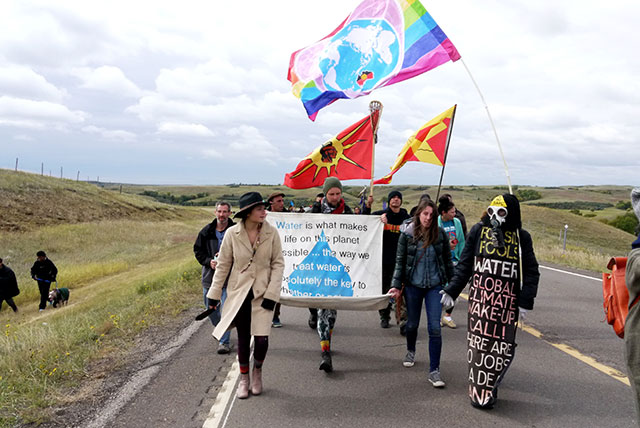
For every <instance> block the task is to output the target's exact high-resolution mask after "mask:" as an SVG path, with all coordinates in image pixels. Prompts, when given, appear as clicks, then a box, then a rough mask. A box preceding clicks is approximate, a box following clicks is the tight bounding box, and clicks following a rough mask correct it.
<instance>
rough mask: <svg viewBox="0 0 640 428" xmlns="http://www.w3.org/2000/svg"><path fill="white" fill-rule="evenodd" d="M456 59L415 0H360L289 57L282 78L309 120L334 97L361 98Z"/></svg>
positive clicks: (456, 54)
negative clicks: (326, 31) (339, 20)
mask: <svg viewBox="0 0 640 428" xmlns="http://www.w3.org/2000/svg"><path fill="white" fill-rule="evenodd" d="M458 59H460V54H459V53H458V51H457V50H456V48H455V46H454V45H453V43H451V41H450V40H449V38H448V37H447V36H446V35H445V34H444V32H443V31H442V30H441V29H440V27H439V26H438V24H437V23H436V22H435V21H434V20H433V18H432V17H431V15H429V13H428V12H427V10H426V9H425V8H424V7H423V6H422V4H421V3H420V2H419V1H418V0H364V1H363V2H362V3H360V4H359V5H358V7H356V9H355V10H354V11H353V12H352V13H351V14H350V15H349V16H348V17H347V19H345V20H344V21H343V22H342V24H340V25H339V26H338V28H336V29H335V30H334V31H332V32H331V34H329V35H328V36H326V37H325V38H323V39H322V40H319V41H318V42H316V43H314V44H312V45H311V46H307V47H306V48H303V49H300V50H299V51H296V52H294V53H293V54H292V55H291V60H290V63H289V73H288V76H287V78H288V79H289V81H290V82H291V85H292V91H293V93H294V95H295V96H297V97H298V98H300V99H301V100H302V104H303V105H304V108H305V109H306V110H307V114H308V116H309V118H310V119H311V120H315V118H316V115H317V114H318V111H320V109H321V108H323V107H325V106H327V105H329V104H331V103H332V102H334V101H336V100H338V99H340V98H357V97H361V96H363V95H367V94H369V93H370V92H371V91H373V90H374V89H376V88H380V87H383V86H387V85H391V84H394V83H398V82H401V81H403V80H406V79H410V78H412V77H414V76H417V75H419V74H422V73H424V72H426V71H429V70H431V69H433V68H435V67H437V66H439V65H441V64H444V63H445V62H447V61H457V60H458Z"/></svg>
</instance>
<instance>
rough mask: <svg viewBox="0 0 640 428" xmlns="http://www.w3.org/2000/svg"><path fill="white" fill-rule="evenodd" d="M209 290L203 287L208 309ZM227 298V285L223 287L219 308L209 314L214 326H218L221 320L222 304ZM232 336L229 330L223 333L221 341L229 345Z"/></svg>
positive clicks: (205, 303) (205, 305)
mask: <svg viewBox="0 0 640 428" xmlns="http://www.w3.org/2000/svg"><path fill="white" fill-rule="evenodd" d="M208 292H209V289H208V288H207V287H202V295H203V296H204V307H205V308H207V309H208V308H209V302H207V293H208ZM225 300H227V287H224V288H223V289H222V297H220V304H219V305H218V309H216V310H215V311H213V312H212V313H211V314H210V315H209V319H210V320H211V324H213V326H214V327H215V326H217V325H218V323H219V322H220V317H221V316H222V305H224V301H225ZM230 337H231V331H230V330H227V332H226V333H225V334H223V335H222V337H221V338H220V343H221V344H222V343H223V344H225V345H228V344H229V338H230Z"/></svg>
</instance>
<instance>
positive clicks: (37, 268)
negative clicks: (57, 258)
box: [31, 251, 58, 312]
mask: <svg viewBox="0 0 640 428" xmlns="http://www.w3.org/2000/svg"><path fill="white" fill-rule="evenodd" d="M36 257H37V258H38V259H37V260H36V261H35V263H34V264H33V266H32V267H31V278H33V279H35V280H36V281H38V290H39V291H40V306H38V308H39V309H40V311H41V312H42V311H44V309H45V308H46V307H47V301H48V300H49V287H51V283H52V282H55V281H56V276H57V275H58V268H56V265H54V264H53V262H52V261H51V260H49V259H48V258H47V254H46V253H45V252H44V251H38V252H37V253H36Z"/></svg>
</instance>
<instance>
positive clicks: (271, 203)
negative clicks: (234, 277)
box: [267, 192, 287, 328]
mask: <svg viewBox="0 0 640 428" xmlns="http://www.w3.org/2000/svg"><path fill="white" fill-rule="evenodd" d="M267 204H268V208H267V209H268V210H269V211H271V212H274V213H286V212H287V211H286V210H285V209H284V193H282V192H274V193H272V194H271V195H269V199H267ZM280 306H281V305H280V302H278V303H276V306H275V308H274V309H273V321H272V322H271V327H273V328H280V327H282V323H281V322H280Z"/></svg>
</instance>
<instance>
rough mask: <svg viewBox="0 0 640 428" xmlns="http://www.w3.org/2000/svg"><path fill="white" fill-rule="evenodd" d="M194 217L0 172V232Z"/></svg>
mask: <svg viewBox="0 0 640 428" xmlns="http://www.w3.org/2000/svg"><path fill="white" fill-rule="evenodd" d="M195 216H197V214H196V215H195ZM193 217H194V214H193V210H189V209H186V208H184V207H176V206H171V205H166V204H161V203H158V202H155V201H154V200H152V199H150V198H144V197H141V196H137V195H132V194H127V193H122V194H120V193H119V191H114V190H105V189H103V188H101V187H100V186H97V185H95V184H92V183H86V182H82V181H80V182H76V181H72V180H67V179H59V178H52V177H45V176H40V175H36V174H30V173H26V172H19V171H18V172H14V171H9V170H6V169H0V231H12V230H17V231H25V230H34V229H36V228H37V227H39V226H46V225H53V224H69V223H82V222H90V221H98V220H102V219H122V218H127V219H136V220H149V221H158V220H167V219H180V218H193Z"/></svg>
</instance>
